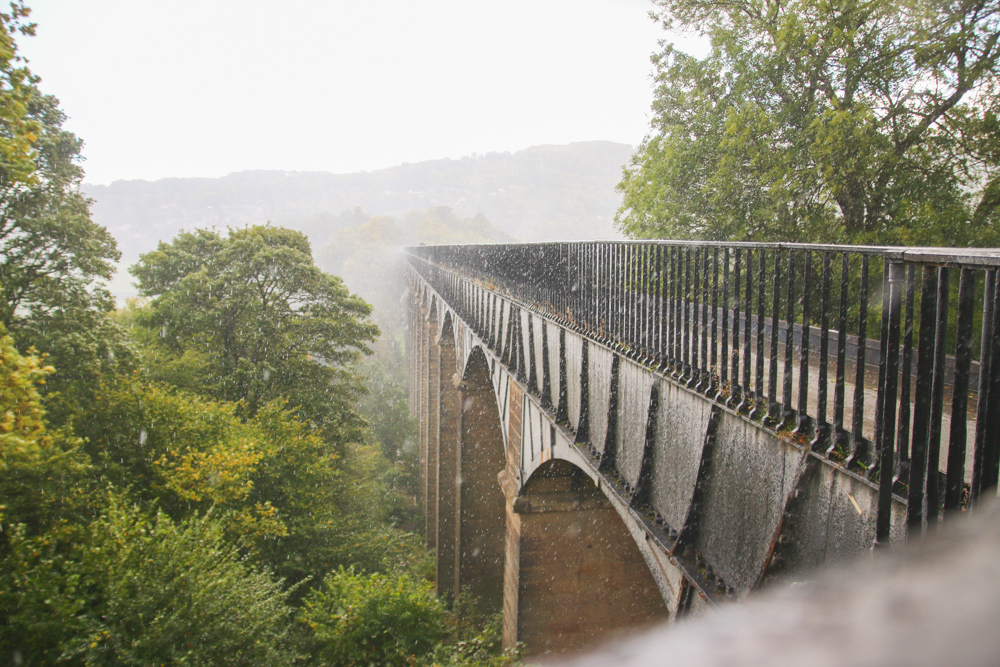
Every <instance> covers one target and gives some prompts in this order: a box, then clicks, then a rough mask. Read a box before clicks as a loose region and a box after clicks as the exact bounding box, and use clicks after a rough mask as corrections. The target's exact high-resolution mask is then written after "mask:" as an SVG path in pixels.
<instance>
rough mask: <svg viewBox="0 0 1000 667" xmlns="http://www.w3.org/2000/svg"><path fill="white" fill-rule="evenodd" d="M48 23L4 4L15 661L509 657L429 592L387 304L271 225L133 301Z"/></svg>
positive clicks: (152, 263) (153, 259)
mask: <svg viewBox="0 0 1000 667" xmlns="http://www.w3.org/2000/svg"><path fill="white" fill-rule="evenodd" d="M32 30H33V26H32V25H31V24H30V23H29V21H28V10H27V9H26V8H25V7H23V6H22V5H21V4H18V3H15V4H14V5H12V8H11V11H10V12H8V13H6V14H0V75H2V82H0V83H2V85H0V123H2V125H3V128H4V130H5V131H4V133H3V136H2V137H0V295H2V299H0V364H2V365H3V370H2V371H0V655H2V656H3V658H2V659H3V661H4V662H5V663H10V664H16V665H43V664H70V665H99V664H108V665H112V664H113V665H153V664H156V665H161V664H193V665H281V664H324V665H327V664H328V665H358V664H380V665H393V664H398V665H403V664H406V665H410V664H440V665H500V664H507V663H509V662H510V661H511V660H513V658H514V656H513V654H509V653H508V654H505V653H503V652H502V651H501V650H500V646H499V619H498V618H493V617H489V618H483V617H481V616H478V615H477V613H476V612H475V611H474V608H473V606H472V605H470V604H469V601H466V600H458V601H442V600H439V599H438V598H436V597H435V595H434V593H433V586H432V584H431V583H430V574H431V569H430V568H431V564H430V562H429V561H428V558H427V556H426V554H425V552H424V549H423V546H422V538H421V536H420V535H419V534H418V533H419V528H420V526H419V525H418V523H419V522H417V521H416V516H417V513H416V512H417V508H416V504H415V502H416V478H417V476H416V468H415V466H416V460H415V453H414V451H413V449H414V448H413V445H414V441H413V424H412V420H411V419H410V418H409V415H408V411H407V406H406V405H405V400H404V399H405V396H404V394H403V392H402V389H401V388H400V384H399V382H398V377H397V375H398V372H399V369H398V368H396V369H393V368H392V363H391V361H392V359H393V357H392V355H391V354H390V355H388V356H386V357H385V359H386V360H387V363H386V364H384V365H383V364H377V365H375V364H371V363H369V364H368V365H367V366H365V365H363V359H364V358H366V357H367V356H369V355H371V353H372V352H373V349H374V348H375V346H376V345H378V344H379V343H378V341H379V339H380V333H381V332H380V330H379V327H378V326H377V325H376V324H375V323H374V321H373V319H372V307H371V305H369V303H367V302H366V301H364V300H363V299H362V298H361V297H359V296H356V295H355V294H352V293H351V292H350V291H349V290H348V289H347V288H346V287H345V285H344V283H343V281H342V280H341V279H340V278H338V277H335V276H334V275H332V274H329V273H325V272H324V271H322V270H321V269H320V268H318V267H317V265H316V264H315V262H314V260H313V249H312V247H311V245H310V242H309V239H308V238H307V236H306V235H304V234H303V233H301V232H300V231H295V230H291V229H286V228H282V227H279V226H274V225H252V226H244V227H241V228H231V229H229V230H228V231H226V232H220V231H217V230H210V229H192V230H190V231H185V232H180V233H177V234H176V235H175V236H174V237H173V238H172V239H171V240H169V241H164V242H161V243H160V244H159V245H158V247H156V248H155V249H151V250H150V251H149V252H146V253H144V254H142V255H141V257H139V259H138V261H137V262H135V263H134V265H133V266H132V267H131V269H130V270H131V275H132V276H133V279H134V281H135V284H136V286H137V288H138V291H139V295H140V297H139V298H138V299H134V300H132V301H131V302H129V303H128V304H127V305H125V306H123V307H118V308H116V307H115V303H114V300H113V299H112V297H111V295H110V294H109V292H108V290H107V288H106V287H105V285H106V282H107V281H108V280H109V279H110V277H111V275H112V272H113V270H114V264H115V262H116V261H118V260H119V258H120V252H119V250H118V248H117V244H116V241H115V239H114V238H113V236H112V235H111V234H110V233H109V232H108V230H107V229H106V228H105V227H103V226H101V225H98V224H96V223H95V222H94V221H93V220H92V218H91V216H90V212H89V202H88V200H87V198H86V197H85V195H84V194H83V193H82V192H81V190H80V187H79V186H80V181H81V178H82V176H83V172H82V170H81V168H80V149H81V142H80V141H79V140H78V139H77V138H76V137H75V136H73V135H72V134H71V133H69V132H67V131H65V130H63V129H62V124H63V121H64V116H63V114H62V112H61V111H60V110H59V106H58V103H57V101H56V99H55V98H53V97H51V96H48V95H45V94H44V93H42V92H41V91H40V90H39V89H38V86H37V80H36V79H35V78H34V77H33V76H32V75H31V73H30V72H29V70H28V69H27V67H26V64H25V63H24V62H23V61H21V60H19V59H18V57H17V51H16V40H17V39H18V38H20V37H21V36H24V35H28V34H30V33H31V32H32ZM449 215H450V214H448V213H446V212H444V211H439V212H433V211H432V212H430V213H428V214H427V215H425V216H423V219H422V220H424V219H425V220H424V221H423V222H421V223H419V224H423V225H424V227H425V228H427V229H430V230H432V231H433V230H437V231H436V232H433V233H442V232H441V230H446V229H447V228H448V226H449V225H453V224H457V222H458V221H457V219H454V218H453V217H449ZM471 222H473V223H475V224H479V225H480V227H481V228H482V229H483V230H485V232H484V233H488V234H495V230H492V231H490V230H491V228H490V227H489V225H488V223H485V221H481V222H482V224H480V223H478V222H476V221H471ZM366 224H367V223H366ZM380 224H389V223H387V222H386V221H382V222H380V221H373V222H371V223H370V225H369V227H365V226H364V225H362V227H361V231H360V232H358V233H359V234H362V235H363V234H364V229H368V228H371V227H374V226H378V225H380ZM383 231H384V230H383ZM328 254H329V253H328ZM331 261H333V260H331ZM339 261H341V263H343V261H344V259H343V258H340V260H339ZM388 338H389V339H390V340H391V338H392V337H391V336H390V337H388ZM382 340H386V337H384V336H383V338H382ZM387 348H388V349H390V350H392V349H393V345H392V344H389V345H388V346H387ZM397 352H398V351H397ZM394 353H395V352H394ZM366 369H367V372H368V374H367V375H366ZM394 373H395V374H396V375H394ZM369 388H373V389H374V390H373V391H371V392H369V391H368V389H369ZM365 413H368V414H370V415H378V419H377V420H369V419H366V417H365Z"/></svg>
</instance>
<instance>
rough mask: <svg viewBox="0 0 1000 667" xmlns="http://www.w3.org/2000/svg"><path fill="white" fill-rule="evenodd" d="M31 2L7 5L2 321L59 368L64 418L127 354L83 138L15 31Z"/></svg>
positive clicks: (57, 386) (110, 244)
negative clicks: (88, 191) (86, 178)
mask: <svg viewBox="0 0 1000 667" xmlns="http://www.w3.org/2000/svg"><path fill="white" fill-rule="evenodd" d="M28 11H29V10H28V9H27V8H26V7H24V5H23V4H22V3H21V2H13V3H11V8H10V11H9V12H7V13H0V324H3V325H4V326H5V327H6V329H7V330H8V331H9V332H10V333H11V334H13V335H14V337H15V340H17V343H18V345H20V346H21V349H22V351H24V350H26V349H27V348H28V347H32V346H34V347H36V348H37V349H39V350H41V351H43V352H45V353H47V354H48V355H49V356H50V359H51V361H52V362H53V363H54V364H55V365H56V367H57V368H58V369H59V372H58V373H57V374H56V375H55V376H53V378H52V379H51V382H50V384H49V386H48V388H47V390H46V392H45V393H46V394H48V395H49V399H50V400H49V413H50V419H52V420H54V421H55V422H56V423H63V422H64V421H65V420H66V419H67V418H68V417H69V416H70V415H71V414H72V412H73V411H74V410H75V409H76V408H78V407H79V405H80V403H81V402H85V401H86V400H87V399H86V396H87V391H88V386H89V385H91V384H93V379H94V376H95V374H100V373H102V372H104V371H107V370H108V368H109V367H113V366H114V365H115V364H116V363H117V362H121V361H123V360H127V358H128V355H127V349H126V348H125V346H124V343H123V337H122V335H121V332H120V331H118V330H117V329H115V327H114V326H113V325H112V324H111V323H110V322H109V321H108V319H107V318H106V317H105V314H106V313H107V312H108V311H109V310H111V309H112V308H113V307H114V302H113V300H112V299H111V296H110V294H109V293H108V291H107V289H106V288H105V287H104V283H103V281H105V280H108V279H109V278H110V277H111V275H112V273H113V272H114V262H115V261H116V260H117V259H118V257H119V252H118V249H117V247H116V244H115V240H114V239H113V238H112V237H111V235H110V234H109V233H108V232H107V230H106V229H104V228H103V227H101V226H100V225H97V224H95V223H94V222H93V221H92V220H91V218H90V202H89V200H88V199H87V198H86V197H85V196H84V195H83V194H82V193H81V192H80V181H81V180H82V178H83V169H82V168H81V166H80V162H81V159H82V158H81V156H80V150H81V148H82V145H83V144H82V142H81V141H80V140H79V139H78V138H77V137H76V136H74V135H73V134H72V133H70V132H67V131H66V130H64V129H63V128H62V125H63V123H64V121H65V120H66V116H65V114H63V112H62V111H61V110H60V109H59V104H58V101H57V100H56V99H55V98H54V97H52V96H50V95H45V94H43V93H42V92H41V91H40V90H39V89H38V87H37V85H36V84H37V81H38V79H37V78H36V77H35V76H33V75H32V74H31V72H30V71H29V70H28V68H27V67H26V65H25V64H24V61H23V59H22V58H21V57H20V56H18V55H17V45H16V43H15V39H14V37H15V34H16V33H21V34H26V35H30V34H33V32H34V25H32V24H28V23H26V20H27V16H28ZM116 360H117V362H116ZM56 395H57V396H58V400H52V399H53V398H55V396H56Z"/></svg>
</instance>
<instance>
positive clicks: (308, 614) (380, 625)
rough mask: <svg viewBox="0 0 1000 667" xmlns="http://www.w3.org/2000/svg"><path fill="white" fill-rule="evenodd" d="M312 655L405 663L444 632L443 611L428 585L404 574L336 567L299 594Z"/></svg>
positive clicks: (347, 662)
mask: <svg viewBox="0 0 1000 667" xmlns="http://www.w3.org/2000/svg"><path fill="white" fill-rule="evenodd" d="M301 619H302V621H303V622H304V623H305V624H306V625H308V626H309V628H310V629H311V630H312V632H313V637H314V641H315V643H314V654H315V656H316V657H317V658H318V659H320V660H323V661H325V662H326V663H328V664H330V665H338V666H344V667H349V666H353V665H370V664H371V665H384V666H386V667H390V666H393V665H410V664H413V663H414V662H416V661H418V660H419V659H420V658H422V657H424V656H427V655H429V654H430V653H431V652H432V651H434V650H435V648H437V646H438V644H439V643H440V642H441V641H442V640H444V639H445V637H446V635H447V610H446V609H445V607H444V605H443V604H442V603H441V601H440V600H438V599H437V598H436V597H434V592H433V590H432V589H431V586H430V584H428V583H427V582H424V581H416V580H414V579H411V578H410V577H409V576H407V575H405V574H404V575H398V576H393V575H385V574H369V575H363V574H357V573H355V571H354V570H353V569H343V568H341V569H340V570H337V571H336V572H333V573H331V574H330V575H328V576H327V577H326V579H325V580H324V582H323V586H321V587H320V588H319V589H317V590H315V591H313V592H312V593H310V595H309V596H308V597H307V598H306V599H305V611H304V612H303V613H302V615H301Z"/></svg>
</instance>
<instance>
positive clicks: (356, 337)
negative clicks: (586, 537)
mask: <svg viewBox="0 0 1000 667" xmlns="http://www.w3.org/2000/svg"><path fill="white" fill-rule="evenodd" d="M132 272H133V274H134V275H135V276H136V278H137V279H138V281H139V282H138V284H139V290H140V293H141V294H142V295H144V296H146V297H151V298H152V299H153V300H152V302H151V304H150V306H149V311H148V313H146V316H145V317H144V318H143V319H142V324H144V325H145V326H146V327H147V328H148V329H149V330H150V331H152V332H154V333H158V335H159V342H158V343H156V339H155V338H154V339H151V342H154V343H156V344H157V345H158V346H159V347H160V348H161V349H162V350H164V351H165V352H167V353H168V355H167V360H172V361H174V362H175V363H176V362H178V361H180V362H182V363H181V364H180V366H181V367H182V368H186V370H187V373H188V375H187V376H185V375H183V374H181V375H177V374H175V375H174V376H173V377H165V378H164V379H166V380H168V381H173V382H174V383H176V384H178V385H179V386H182V387H183V386H184V385H185V384H186V383H187V382H190V381H192V378H193V379H194V381H195V382H197V383H198V385H199V386H200V388H201V390H202V391H204V390H209V391H210V393H212V394H213V395H214V396H216V397H218V398H220V399H223V400H227V401H239V402H241V408H240V410H241V412H242V414H243V415H244V416H246V417H252V416H253V415H255V414H256V413H257V411H258V410H260V409H261V407H262V406H264V405H265V404H266V403H268V402H269V401H271V400H273V399H275V398H279V397H284V398H287V400H288V401H289V405H291V406H292V407H295V408H297V409H298V410H299V414H300V416H301V417H302V418H304V419H307V420H310V421H311V422H313V423H314V424H316V425H317V427H318V428H319V429H320V431H321V432H322V433H323V434H324V436H325V437H327V438H328V439H330V440H331V441H332V442H344V441H345V440H346V439H349V438H352V437H357V435H356V434H357V428H358V427H359V426H360V424H361V422H360V421H359V419H358V418H357V414H356V412H355V411H354V410H353V408H352V404H353V402H354V400H355V399H356V398H357V396H358V394H359V393H360V391H361V385H360V382H359V381H358V377H357V375H356V373H354V372H353V367H352V364H353V362H354V361H355V360H356V359H357V358H358V356H359V355H360V354H362V353H367V352H368V351H369V348H368V345H369V344H370V343H371V342H372V341H373V340H374V339H375V337H376V336H377V335H378V328H377V327H376V326H375V325H373V324H371V323H370V322H369V321H368V319H367V317H368V315H369V313H370V311H371V307H370V306H369V305H368V304H366V303H365V302H364V301H363V300H361V299H360V298H358V297H356V296H354V295H352V294H350V293H349V292H348V291H347V289H346V288H345V287H344V285H343V283H342V282H341V280H340V279H339V278H337V277H335V276H332V275H329V274H326V273H323V272H322V271H320V270H319V269H318V268H316V266H315V265H314V264H313V261H312V254H311V250H310V247H309V242H308V240H307V239H306V238H305V236H303V235H302V234H301V233H299V232H294V231H291V230H288V229H282V228H275V227H268V226H258V227H251V228H248V229H238V230H235V229H234V230H230V231H229V235H228V237H223V236H221V235H220V234H218V233H216V232H213V231H205V230H199V231H197V232H193V233H182V234H180V235H179V236H178V237H177V238H176V239H175V240H174V241H173V242H172V243H161V244H160V246H159V248H158V249H157V250H156V251H155V252H152V253H147V254H146V255H143V256H142V259H141V260H140V261H139V263H138V264H136V265H135V266H134V267H133V268H132ZM185 355H186V357H185ZM192 365H193V366H194V368H193V369H192ZM199 373H200V375H199Z"/></svg>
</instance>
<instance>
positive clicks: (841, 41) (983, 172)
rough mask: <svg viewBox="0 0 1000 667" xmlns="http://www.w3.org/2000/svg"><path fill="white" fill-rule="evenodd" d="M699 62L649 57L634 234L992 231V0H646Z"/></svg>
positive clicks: (908, 238)
mask: <svg viewBox="0 0 1000 667" xmlns="http://www.w3.org/2000/svg"><path fill="white" fill-rule="evenodd" d="M656 4H657V5H658V7H659V10H660V12H659V14H658V18H659V20H660V21H662V23H663V24H664V25H665V26H666V27H668V28H681V29H686V30H693V31H697V32H699V33H701V34H702V35H704V36H706V37H707V38H709V39H710V40H711V44H712V48H711V52H710V54H709V55H708V56H707V57H705V58H703V59H696V58H694V57H692V56H689V55H686V54H684V53H682V52H680V51H678V50H677V49H675V48H674V47H673V46H669V45H668V46H666V47H665V48H664V50H663V51H662V52H661V53H659V54H657V55H656V56H654V59H653V60H654V63H655V66H656V73H657V84H658V87H657V92H656V99H655V102H654V105H653V112H654V115H653V120H652V128H651V131H650V133H649V135H647V137H646V138H645V140H644V141H643V143H642V145H641V146H640V147H639V149H638V150H637V152H636V154H635V156H634V157H633V160H632V162H631V164H630V165H629V166H628V167H627V168H626V170H625V173H624V178H623V180H622V182H621V183H620V184H619V186H618V187H619V190H620V191H621V192H622V193H623V195H624V201H623V205H622V208H621V209H620V210H619V212H618V215H617V216H616V222H617V224H618V225H619V227H620V228H621V229H622V230H623V231H624V232H626V233H627V234H629V235H632V236H636V237H655V236H669V237H676V238H710V239H734V240H740V239H756V240H809V241H820V240H822V241H831V242H864V243H894V244H896V243H898V244H927V245H930V244H946V245H988V244H993V243H996V242H997V232H996V222H997V219H998V214H1000V209H998V205H1000V196H998V194H997V193H998V192H1000V153H998V147H1000V144H998V136H1000V134H998V132H997V130H998V125H997V122H998V121H997V117H998V113H1000V95H998V94H1000V81H998V76H997V75H998V69H997V58H998V56H1000V45H998V35H1000V5H998V4H997V2H996V0H974V1H973V2H962V3H956V2H946V1H943V0H904V1H903V2H896V1H892V2H890V1H889V0H843V1H836V2H835V1H833V0H796V1H794V2H790V3H789V2H777V1H775V0H725V1H723V2H705V1H704V0H658V1H657V3H656Z"/></svg>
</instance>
